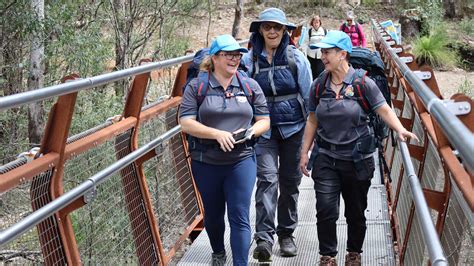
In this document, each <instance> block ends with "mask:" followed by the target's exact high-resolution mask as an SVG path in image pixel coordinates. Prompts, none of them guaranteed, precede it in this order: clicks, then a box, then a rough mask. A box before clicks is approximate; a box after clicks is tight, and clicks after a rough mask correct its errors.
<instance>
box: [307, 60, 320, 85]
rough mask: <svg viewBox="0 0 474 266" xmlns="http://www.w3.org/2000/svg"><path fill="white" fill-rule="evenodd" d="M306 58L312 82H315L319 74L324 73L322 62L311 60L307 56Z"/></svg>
mask: <svg viewBox="0 0 474 266" xmlns="http://www.w3.org/2000/svg"><path fill="white" fill-rule="evenodd" d="M307 58H308V61H309V63H310V65H311V73H312V74H313V80H315V79H316V78H317V77H318V76H319V74H321V73H322V72H323V71H324V63H323V60H321V59H317V58H312V57H309V56H307Z"/></svg>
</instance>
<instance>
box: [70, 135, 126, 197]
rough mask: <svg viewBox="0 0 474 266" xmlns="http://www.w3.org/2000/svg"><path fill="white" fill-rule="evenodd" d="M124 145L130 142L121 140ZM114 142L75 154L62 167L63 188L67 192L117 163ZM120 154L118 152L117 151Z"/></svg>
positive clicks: (111, 140) (108, 141) (107, 142)
mask: <svg viewBox="0 0 474 266" xmlns="http://www.w3.org/2000/svg"><path fill="white" fill-rule="evenodd" d="M122 141H123V142H124V143H128V142H129V141H130V140H128V139H123V140H122ZM114 142H115V140H113V139H110V140H107V141H105V142H103V143H101V144H99V145H97V146H94V147H92V148H90V149H88V150H87V151H85V152H83V153H80V154H76V155H74V157H72V158H70V159H69V160H67V161H66V163H65V165H64V177H63V187H64V191H65V192H66V191H69V190H71V189H73V188H74V187H76V186H77V185H79V184H80V183H82V182H84V181H85V180H87V179H88V178H89V177H91V176H93V175H94V174H96V173H98V172H99V171H100V170H103V169H105V168H106V167H107V166H109V165H111V164H112V163H114V162H115V161H117V156H116V154H115V153H116V152H117V151H116V149H115V144H116V143H114ZM119 152H120V151H119Z"/></svg>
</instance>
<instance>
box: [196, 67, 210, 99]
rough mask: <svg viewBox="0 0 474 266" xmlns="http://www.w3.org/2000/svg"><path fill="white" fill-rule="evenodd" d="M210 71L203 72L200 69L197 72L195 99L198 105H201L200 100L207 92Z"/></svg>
mask: <svg viewBox="0 0 474 266" xmlns="http://www.w3.org/2000/svg"><path fill="white" fill-rule="evenodd" d="M210 75H211V73H209V72H205V71H200V72H199V73H198V76H197V78H198V83H197V85H198V87H197V92H196V99H197V104H198V107H199V106H201V104H202V102H203V101H204V98H206V94H207V89H208V88H209V78H210Z"/></svg>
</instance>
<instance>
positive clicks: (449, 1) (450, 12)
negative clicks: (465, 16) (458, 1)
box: [443, 0, 456, 18]
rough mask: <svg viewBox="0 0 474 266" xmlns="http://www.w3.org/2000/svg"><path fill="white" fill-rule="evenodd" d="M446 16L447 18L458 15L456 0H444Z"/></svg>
mask: <svg viewBox="0 0 474 266" xmlns="http://www.w3.org/2000/svg"><path fill="white" fill-rule="evenodd" d="M443 7H444V11H445V13H444V16H445V17H447V18H454V17H455V16H456V6H455V4H454V0H443Z"/></svg>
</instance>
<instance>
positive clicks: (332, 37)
mask: <svg viewBox="0 0 474 266" xmlns="http://www.w3.org/2000/svg"><path fill="white" fill-rule="evenodd" d="M334 47H337V48H339V49H341V50H344V51H347V52H348V53H352V42H351V38H349V35H347V34H346V33H345V32H342V31H338V30H330V31H328V33H327V34H326V37H324V38H323V39H322V40H321V41H320V42H318V43H316V44H311V45H310V46H309V48H311V49H317V48H334Z"/></svg>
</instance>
